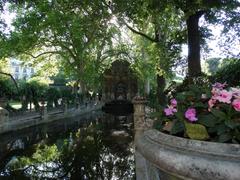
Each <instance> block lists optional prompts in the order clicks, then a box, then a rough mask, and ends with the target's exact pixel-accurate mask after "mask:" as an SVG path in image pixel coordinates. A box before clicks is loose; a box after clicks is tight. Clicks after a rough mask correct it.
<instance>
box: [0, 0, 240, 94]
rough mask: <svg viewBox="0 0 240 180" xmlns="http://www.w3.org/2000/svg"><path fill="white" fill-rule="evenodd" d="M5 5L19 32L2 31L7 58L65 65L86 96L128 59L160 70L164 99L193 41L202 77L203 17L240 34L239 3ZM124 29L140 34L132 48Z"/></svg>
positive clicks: (58, 0)
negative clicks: (111, 66)
mask: <svg viewBox="0 0 240 180" xmlns="http://www.w3.org/2000/svg"><path fill="white" fill-rule="evenodd" d="M5 2H9V3H10V4H11V6H10V9H11V10H12V11H13V12H15V13H16V18H15V20H14V22H13V24H12V25H13V27H14V30H13V31H11V32H10V33H5V32H4V28H1V29H2V32H1V39H0V41H1V44H0V48H1V52H0V56H1V57H8V56H18V55H21V56H24V58H28V59H35V60H34V61H35V63H39V64H41V63H43V62H53V61H56V60H57V63H58V64H60V66H62V67H63V68H64V70H65V73H67V74H68V75H69V76H73V77H75V78H76V79H77V80H78V82H79V83H80V84H81V87H82V89H83V90H84V89H86V88H85V86H91V85H92V84H97V83H99V78H100V74H101V73H102V72H103V69H104V66H105V64H106V63H104V61H106V60H109V58H108V57H112V56H115V55H119V54H121V53H125V54H128V55H127V56H126V58H129V57H131V58H133V59H134V61H135V62H140V61H141V60H142V59H146V62H148V63H149V64H151V66H154V67H149V69H148V70H147V69H146V68H141V67H138V70H140V71H144V70H146V71H149V70H152V69H154V73H155V74H157V80H158V81H157V82H158V90H159V91H158V94H159V93H160V94H161V91H162V90H163V89H164V84H165V78H166V77H167V76H168V75H169V74H171V73H170V72H171V70H172V66H174V65H175V64H176V62H177V61H179V60H182V59H181V57H180V52H181V45H182V44H183V43H188V72H189V75H190V76H197V75H199V74H200V73H201V66H200V45H201V43H203V42H204V41H202V40H203V39H204V37H208V36H209V35H210V32H209V31H208V30H207V29H203V28H202V27H199V19H200V17H202V16H204V18H205V20H206V21H207V22H208V23H214V24H216V23H218V24H219V23H221V24H223V25H224V32H227V31H230V30H232V29H234V30H235V31H237V32H240V31H239V18H238V17H239V4H240V3H239V1H237V0H231V1H230V0H214V1H213V0H210V1H206V0H188V1H186V0H170V1H169V0H167V1H165V0H163V1H158V0H131V1H127V2H125V1H121V0H112V1H102V0H95V1H87V0H83V1H78V0H71V1H68V0H54V1H50V0H43V1H41V2H40V1H34V2H33V1H30V0H22V1H18V2H16V1H7V0H6V1H4V2H3V3H1V4H0V7H1V8H3V7H4V3H5ZM123 27H126V28H127V29H128V30H129V31H131V32H132V34H130V33H129V32H128V31H125V33H126V32H127V36H128V38H129V39H128V40H129V41H128V42H126V41H120V40H119V39H118V38H116V37H117V36H121V35H122V33H123V32H122V31H123V29H122V28H123ZM135 35H139V38H136V36H135ZM238 35H239V34H238ZM140 37H141V38H143V39H141V38H140ZM116 39H117V40H116ZM147 41H148V42H147ZM125 47H127V48H125ZM110 61H111V60H110ZM139 65H140V66H142V65H143V66H144V63H143V64H141V63H138V65H136V66H139ZM136 66H135V67H136ZM140 74H144V72H143V73H140Z"/></svg>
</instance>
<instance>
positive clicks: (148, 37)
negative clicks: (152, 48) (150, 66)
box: [123, 21, 159, 43]
mask: <svg viewBox="0 0 240 180" xmlns="http://www.w3.org/2000/svg"><path fill="white" fill-rule="evenodd" d="M123 24H124V25H125V26H127V28H128V29H130V30H131V31H132V32H133V33H135V34H138V35H141V36H143V37H144V38H146V39H148V40H150V41H152V42H156V43H157V42H159V41H158V39H156V38H152V37H150V36H148V35H146V34H145V33H143V32H140V31H138V30H136V29H134V28H133V27H131V26H130V25H128V24H127V23H126V22H125V21H123Z"/></svg>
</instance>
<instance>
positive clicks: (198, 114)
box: [160, 83, 240, 143]
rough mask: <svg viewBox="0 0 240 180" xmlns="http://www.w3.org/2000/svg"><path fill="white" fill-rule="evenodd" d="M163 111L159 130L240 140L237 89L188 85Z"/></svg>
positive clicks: (239, 92)
mask: <svg viewBox="0 0 240 180" xmlns="http://www.w3.org/2000/svg"><path fill="white" fill-rule="evenodd" d="M187 89H188V90H185V91H183V92H179V93H176V94H175V97H174V98H172V99H171V100H170V102H169V105H168V106H167V107H166V108H165V109H164V110H163V114H162V117H161V118H160V119H161V121H162V127H161V130H163V131H167V132H169V133H170V134H175V135H179V136H184V137H189V138H191V139H199V140H210V141H217V142H228V143H240V88H236V87H227V84H226V83H224V84H221V83H215V84H213V85H212V87H206V86H205V87H203V86H199V85H196V84H191V85H188V88H187Z"/></svg>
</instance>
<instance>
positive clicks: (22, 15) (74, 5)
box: [1, 0, 112, 91]
mask: <svg viewBox="0 0 240 180" xmlns="http://www.w3.org/2000/svg"><path fill="white" fill-rule="evenodd" d="M12 8H13V9H16V12H17V18H16V20H15V22H14V23H13V25H14V27H15V30H14V31H13V32H11V36H10V37H9V38H8V37H5V39H6V40H5V41H4V42H5V43H3V44H2V48H3V49H5V51H3V52H2V54H1V56H9V55H19V54H24V55H25V57H29V58H34V59H36V60H37V61H38V62H40V61H46V60H47V61H48V60H50V61H51V60H52V58H54V59H58V60H59V61H60V62H61V63H62V64H64V65H65V66H64V67H65V70H66V71H67V72H70V71H71V72H70V73H69V74H71V75H72V76H75V77H77V78H78V82H79V83H80V84H81V89H82V90H83V91H84V90H85V87H84V86H85V84H86V81H85V79H84V78H83V77H85V75H86V72H87V68H88V66H87V64H88V63H89V61H91V60H92V58H95V57H93V56H94V55H95V54H97V52H98V51H100V52H101V51H102V50H103V48H104V46H105V45H106V44H108V41H110V39H109V37H111V36H109V33H112V31H111V29H110V28H108V27H107V23H108V21H109V18H110V15H109V13H108V8H107V6H106V4H105V3H103V2H102V1H100V0H97V1H94V2H89V1H81V2H79V1H77V0H74V1H48V0H45V1H41V2H37V1H36V2H32V1H25V3H22V4H20V5H19V4H18V5H14V6H13V7H12ZM3 46H4V47H3ZM13 50H14V53H12V52H13Z"/></svg>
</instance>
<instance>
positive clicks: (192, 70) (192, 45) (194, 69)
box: [187, 12, 203, 77]
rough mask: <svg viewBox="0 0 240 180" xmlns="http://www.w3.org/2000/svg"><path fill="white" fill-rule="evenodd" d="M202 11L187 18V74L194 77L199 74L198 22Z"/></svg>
mask: <svg viewBox="0 0 240 180" xmlns="http://www.w3.org/2000/svg"><path fill="white" fill-rule="evenodd" d="M202 14H203V13H202V12H196V13H195V14H193V15H191V16H189V17H188V19H187V32H188V74H189V76H190V77H196V76H198V75H200V74H201V63H200V33H199V27H198V22H199V18H200V17H201V15H202Z"/></svg>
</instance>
